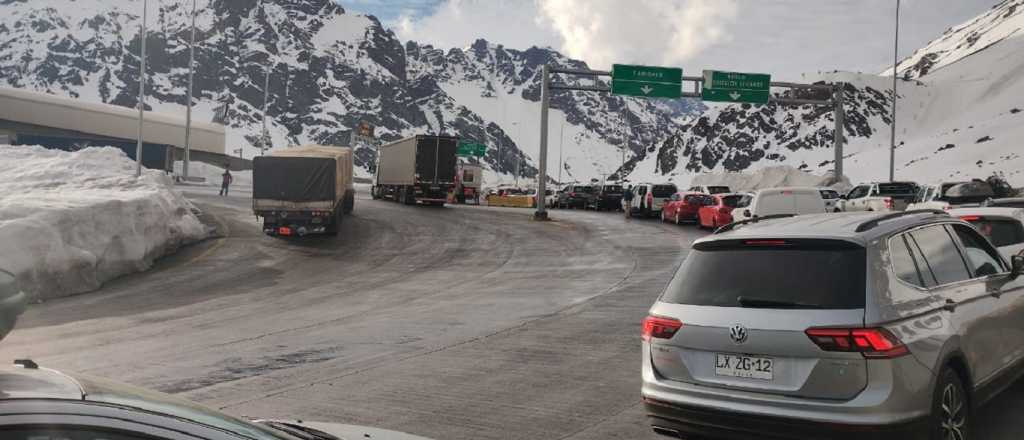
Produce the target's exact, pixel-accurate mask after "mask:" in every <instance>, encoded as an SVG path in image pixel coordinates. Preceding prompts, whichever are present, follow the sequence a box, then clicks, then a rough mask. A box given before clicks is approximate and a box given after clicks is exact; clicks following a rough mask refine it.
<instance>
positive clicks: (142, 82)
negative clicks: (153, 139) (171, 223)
mask: <svg viewBox="0 0 1024 440" xmlns="http://www.w3.org/2000/svg"><path fill="white" fill-rule="evenodd" d="M148 4H149V2H148V1H147V0H142V24H141V27H142V30H141V32H140V33H141V35H142V37H141V38H142V45H141V48H140V50H139V52H140V53H139V58H140V59H141V62H140V68H139V139H138V142H137V143H136V144H135V177H139V176H141V175H142V123H143V121H144V119H143V118H144V115H143V112H144V111H145V110H146V14H147V12H148V10H147V7H148Z"/></svg>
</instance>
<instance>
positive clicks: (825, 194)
mask: <svg viewBox="0 0 1024 440" xmlns="http://www.w3.org/2000/svg"><path fill="white" fill-rule="evenodd" d="M821 198H822V199H825V200H832V199H838V198H839V193H838V192H836V191H832V190H828V189H823V190H821Z"/></svg>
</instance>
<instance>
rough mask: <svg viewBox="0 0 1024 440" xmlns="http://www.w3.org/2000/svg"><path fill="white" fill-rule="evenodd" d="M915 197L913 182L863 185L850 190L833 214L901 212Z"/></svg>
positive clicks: (915, 191)
mask: <svg viewBox="0 0 1024 440" xmlns="http://www.w3.org/2000/svg"><path fill="white" fill-rule="evenodd" d="M916 196H917V184H916V183H914V182H885V183H865V184H861V185H857V186H855V187H853V189H851V190H850V192H849V193H847V194H846V195H845V196H842V200H839V201H838V202H837V203H836V206H835V212H852V211H883V212H885V211H903V210H905V209H907V205H909V204H910V202H912V201H913V200H914V198H915V197H916Z"/></svg>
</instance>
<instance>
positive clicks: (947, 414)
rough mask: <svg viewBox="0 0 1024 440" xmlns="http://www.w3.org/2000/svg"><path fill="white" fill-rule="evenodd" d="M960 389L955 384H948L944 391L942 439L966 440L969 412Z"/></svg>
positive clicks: (941, 420) (941, 417) (941, 419)
mask: <svg viewBox="0 0 1024 440" xmlns="http://www.w3.org/2000/svg"><path fill="white" fill-rule="evenodd" d="M961 394H962V393H961V392H960V389H959V388H957V386H956V385H955V384H951V383H948V384H946V387H945V388H943V389H942V415H941V416H940V420H939V423H940V424H941V432H942V438H943V439H946V440H966V439H967V433H966V429H965V428H966V425H967V411H966V409H965V408H964V399H963V396H962V395H961Z"/></svg>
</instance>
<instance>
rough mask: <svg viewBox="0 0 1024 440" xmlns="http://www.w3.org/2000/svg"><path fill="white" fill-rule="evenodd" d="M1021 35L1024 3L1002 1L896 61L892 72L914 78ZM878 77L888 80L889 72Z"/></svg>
mask: <svg viewBox="0 0 1024 440" xmlns="http://www.w3.org/2000/svg"><path fill="white" fill-rule="evenodd" d="M1022 33H1024V0H1004V1H1003V2H1001V3H999V4H997V5H995V6H993V7H992V9H989V10H988V11H987V12H985V13H983V14H981V15H979V16H978V17H975V18H974V19H973V20H971V21H968V22H967V23H964V24H961V25H959V26H954V27H951V28H949V29H947V30H946V32H944V33H943V34H942V35H941V36H939V38H937V39H935V40H933V41H931V42H929V43H928V44H926V45H925V46H924V47H922V48H920V49H918V50H916V51H914V53H913V54H911V55H910V56H909V57H907V58H906V59H904V60H902V61H900V62H899V63H898V64H897V65H896V70H897V71H898V72H900V76H902V77H903V78H906V79H911V78H918V77H921V76H924V75H927V74H928V73H929V72H932V71H935V70H938V69H941V68H942V67H945V66H947V65H950V64H953V63H955V62H957V61H960V60H961V59H964V58H966V57H968V56H970V55H972V54H974V53H977V52H979V51H981V50H984V49H985V48H987V47H989V46H991V45H993V44H995V43H998V42H1000V41H1002V40H1004V39H1006V38H1009V37H1013V36H1018V35H1021V34H1022ZM881 75H884V76H892V68H891V67H890V68H888V69H886V70H885V71H883V72H882V73H881Z"/></svg>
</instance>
